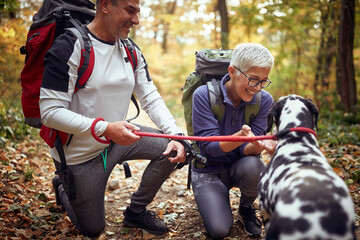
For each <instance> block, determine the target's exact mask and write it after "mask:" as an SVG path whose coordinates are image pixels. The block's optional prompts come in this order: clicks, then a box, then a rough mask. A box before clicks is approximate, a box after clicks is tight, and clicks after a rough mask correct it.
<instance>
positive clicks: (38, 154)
mask: <svg viewBox="0 0 360 240" xmlns="http://www.w3.org/2000/svg"><path fill="white" fill-rule="evenodd" d="M129 115H131V116H133V115H135V114H134V112H133V111H130V112H129ZM136 122H138V123H141V124H143V125H146V126H153V125H152V124H151V122H150V121H149V120H148V119H147V118H146V117H145V116H144V113H143V112H142V114H141V115H140V117H139V118H138V119H137V120H136ZM180 125H181V123H180ZM266 158H267V159H268V157H267V156H265V159H266ZM0 160H1V161H0V239H9V240H10V239H11V240H15V239H46V240H53V239H61V240H62V239H76V240H82V239H86V240H88V239H90V238H88V237H84V236H83V235H81V234H80V232H79V231H78V230H76V229H75V227H74V225H73V224H72V223H71V221H70V220H69V218H68V217H67V216H66V213H65V212H63V211H62V209H61V208H60V207H58V206H56V205H55V197H54V192H53V190H52V185H51V179H52V178H53V177H54V172H55V169H54V164H53V162H52V160H51V157H50V155H49V152H48V148H47V147H46V146H45V145H44V143H43V142H41V141H40V140H39V141H38V142H37V141H33V140H32V139H28V140H26V141H24V142H22V143H21V144H18V145H16V146H15V145H14V147H10V146H8V147H6V148H5V149H0ZM147 163H148V161H145V160H136V161H130V162H129V166H130V168H131V171H132V177H131V178H126V179H125V175H124V171H123V167H122V165H119V166H116V167H115V169H114V170H113V172H112V174H111V176H110V179H109V182H108V187H107V189H106V195H105V209H106V228H105V231H104V232H103V233H102V234H101V235H100V236H99V237H98V238H95V239H97V240H103V239H114V240H115V239H144V240H146V239H200V240H207V239H210V238H209V237H207V235H206V231H205V228H204V226H203V223H202V219H201V217H200V214H199V212H198V210H197V207H196V203H195V200H194V196H193V192H192V190H191V189H187V175H188V172H187V171H188V166H185V167H183V168H182V169H180V170H176V171H174V172H173V173H172V174H171V176H170V177H169V179H167V180H166V181H165V183H164V184H163V185H162V187H161V189H160V191H159V192H158V194H157V195H156V197H155V199H154V201H153V202H152V203H151V204H150V205H149V206H148V209H150V210H153V211H154V212H155V213H156V214H157V215H158V216H160V217H161V218H162V219H163V220H164V221H165V222H166V223H167V225H168V226H169V229H170V230H169V232H168V233H166V234H164V235H161V236H156V235H152V234H149V233H147V232H146V231H143V230H141V229H129V228H125V227H124V226H123V212H124V210H125V209H126V207H127V206H129V204H130V197H131V194H132V193H133V192H134V191H135V190H136V189H137V186H138V185H139V183H140V179H141V175H142V172H143V170H144V169H145V167H146V165H147ZM26 178H29V179H31V180H26ZM349 190H350V193H351V195H352V198H353V202H354V205H355V211H356V213H357V219H356V236H357V239H359V240H360V218H359V213H360V184H359V182H357V183H353V184H351V185H350V187H349ZM240 195H241V193H240V191H239V190H238V189H236V188H233V189H231V190H230V201H231V206H232V211H233V216H234V223H233V228H232V230H231V232H230V234H229V235H228V236H227V237H226V238H225V239H227V240H230V239H245V240H248V239H255V238H252V237H249V236H248V235H246V233H244V230H243V226H242V224H241V223H240V222H239V221H238V218H239V216H238V212H237V209H238V205H239V199H240ZM255 207H257V204H256V202H255ZM258 216H259V215H258ZM257 239H258V238H257Z"/></svg>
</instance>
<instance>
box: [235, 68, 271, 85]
mask: <svg viewBox="0 0 360 240" xmlns="http://www.w3.org/2000/svg"><path fill="white" fill-rule="evenodd" d="M234 68H235V69H237V70H239V71H240V72H241V73H242V74H244V76H245V77H246V78H247V80H249V82H248V85H249V86H250V87H256V86H257V85H258V84H259V83H260V87H261V88H266V87H268V86H269V85H270V83H271V81H270V79H269V78H268V79H266V80H262V81H260V80H257V79H255V78H249V77H248V76H246V74H245V73H243V72H242V71H241V70H240V69H239V68H238V67H235V66H234Z"/></svg>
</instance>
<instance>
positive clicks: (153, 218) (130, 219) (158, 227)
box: [124, 208, 168, 235]
mask: <svg viewBox="0 0 360 240" xmlns="http://www.w3.org/2000/svg"><path fill="white" fill-rule="evenodd" d="M124 215H125V217H124V226H125V227H130V228H142V229H144V230H145V231H147V232H149V233H151V234H156V235H161V234H164V233H167V231H168V227H167V226H166V224H165V223H164V222H163V221H162V220H161V219H160V218H159V217H158V216H157V215H156V214H155V213H154V212H153V211H148V210H144V211H143V212H142V213H139V214H136V213H134V212H133V211H131V210H130V208H126V210H125V212H124Z"/></svg>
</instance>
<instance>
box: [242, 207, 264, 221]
mask: <svg viewBox="0 0 360 240" xmlns="http://www.w3.org/2000/svg"><path fill="white" fill-rule="evenodd" d="M244 209H246V210H245V211H246V213H247V214H246V215H247V216H248V217H249V220H251V221H253V222H255V223H256V224H257V225H259V226H261V222H260V220H259V219H258V218H257V217H256V213H255V209H254V208H253V207H244ZM244 215H245V214H244Z"/></svg>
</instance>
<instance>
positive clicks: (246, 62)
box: [230, 43, 274, 72]
mask: <svg viewBox="0 0 360 240" xmlns="http://www.w3.org/2000/svg"><path fill="white" fill-rule="evenodd" d="M230 65H231V66H234V67H238V68H240V70H241V71H243V72H245V71H247V70H249V69H250V68H251V67H261V68H268V69H271V68H272V67H273V65H274V57H273V56H272V55H271V53H270V51H269V50H268V49H267V48H266V47H264V46H263V45H261V44H259V43H242V44H238V45H237V46H236V47H235V49H234V52H233V55H232V57H231V61H230Z"/></svg>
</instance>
